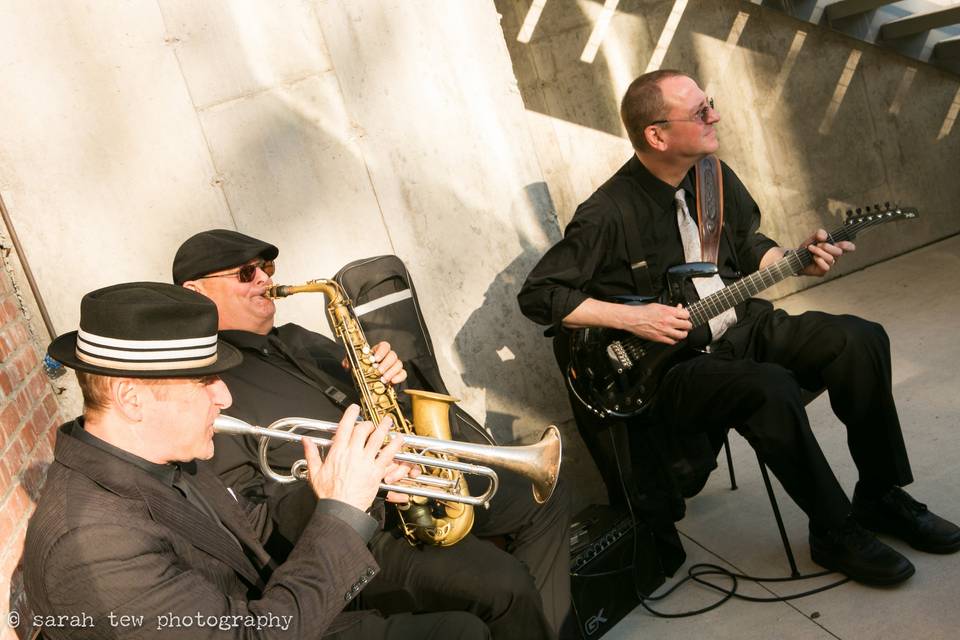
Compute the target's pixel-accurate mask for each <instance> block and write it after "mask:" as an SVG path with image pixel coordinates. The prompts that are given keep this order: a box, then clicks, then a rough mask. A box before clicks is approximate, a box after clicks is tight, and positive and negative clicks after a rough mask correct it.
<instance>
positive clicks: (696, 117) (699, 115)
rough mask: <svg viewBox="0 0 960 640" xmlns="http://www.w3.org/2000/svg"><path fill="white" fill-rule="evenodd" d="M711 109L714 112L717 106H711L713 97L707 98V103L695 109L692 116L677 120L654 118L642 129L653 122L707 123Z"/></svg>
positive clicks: (653, 123)
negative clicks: (697, 109)
mask: <svg viewBox="0 0 960 640" xmlns="http://www.w3.org/2000/svg"><path fill="white" fill-rule="evenodd" d="M711 111H713V112H714V113H716V111H717V108H716V107H714V106H713V98H707V104H705V105H704V106H703V108H702V109H700V111H697V112H696V113H695V114H693V117H692V118H683V119H679V120H654V121H653V122H651V123H650V124H648V125H647V126H646V127H644V129H646V128H647V127H649V126H652V125H655V124H666V123H667V122H696V123H698V124H707V118H708V117H709V116H710V112H711Z"/></svg>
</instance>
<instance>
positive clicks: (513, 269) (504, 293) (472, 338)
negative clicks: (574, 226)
mask: <svg viewBox="0 0 960 640" xmlns="http://www.w3.org/2000/svg"><path fill="white" fill-rule="evenodd" d="M522 200H523V201H525V202H526V203H529V204H528V205H524V206H527V207H529V208H531V209H532V210H533V211H534V212H535V214H536V218H537V224H539V225H540V227H541V228H540V229H539V230H537V231H536V232H537V233H540V234H542V236H543V237H545V238H546V239H547V242H548V243H549V244H553V243H555V242H557V241H558V240H559V239H560V232H559V227H558V226H557V220H556V214H555V213H554V211H553V206H552V204H551V201H550V194H549V192H548V191H547V187H546V185H545V184H544V183H542V182H538V183H535V184H530V185H527V186H526V187H525V188H524V193H523V197H522ZM520 206H521V205H520V203H519V202H518V203H517V204H516V205H515V207H514V208H515V209H516V208H518V207H520ZM521 215H522V214H519V213H518V214H517V215H514V216H511V219H513V220H517V219H519V218H520V216H521ZM528 217H529V216H528ZM515 230H516V231H517V236H518V239H519V241H520V246H521V251H520V254H519V255H518V256H516V257H515V258H514V259H513V260H512V261H511V262H510V264H508V265H507V266H506V268H504V269H503V270H502V271H500V273H498V274H497V276H496V277H495V278H494V280H493V281H492V282H491V283H490V284H489V285H488V286H487V289H486V291H485V292H484V296H483V303H482V304H481V305H480V306H479V307H478V308H477V309H475V310H474V311H473V313H471V314H470V316H469V317H468V318H467V320H466V322H464V324H463V327H462V328H461V329H460V331H459V332H458V333H457V335H456V337H455V338H454V347H455V349H456V351H457V354H458V355H459V357H460V360H461V362H462V364H463V368H462V370H463V374H462V379H463V382H464V384H466V385H468V386H471V387H481V388H483V389H484V390H485V391H486V394H487V405H488V406H489V405H491V402H492V401H493V402H495V403H496V406H500V407H507V408H511V409H513V410H515V411H516V412H517V413H516V414H513V413H509V412H494V411H490V412H488V413H487V426H488V427H490V428H491V429H492V430H493V432H494V436H495V437H496V438H497V439H498V441H500V442H511V441H512V440H514V439H516V437H518V436H520V435H522V434H519V433H516V432H515V430H514V422H515V421H516V420H517V419H518V418H519V417H520V414H523V415H524V416H525V417H529V418H533V419H534V421H535V422H544V424H545V422H553V421H557V420H560V419H566V418H567V417H569V413H570V411H569V407H568V406H567V399H566V394H565V392H564V390H563V382H562V380H561V379H560V376H559V375H558V372H557V370H556V367H555V365H554V361H553V355H552V350H551V346H550V341H549V340H548V339H546V338H544V337H543V328H542V327H539V326H538V325H535V324H534V323H532V322H531V321H530V320H528V319H527V318H525V317H524V316H523V314H522V313H521V312H520V307H519V306H518V304H517V294H518V293H519V292H520V287H521V286H522V285H523V282H524V280H526V278H527V274H529V273H530V270H531V269H533V267H534V265H536V263H537V261H539V260H540V258H541V256H542V255H543V252H544V249H543V248H541V247H539V246H536V245H535V244H534V243H533V242H532V241H531V239H530V238H529V237H528V234H527V233H525V232H524V230H523V229H522V227H521V226H519V225H518V226H516V227H515ZM523 400H526V403H524V402H523Z"/></svg>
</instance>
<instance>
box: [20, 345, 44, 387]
mask: <svg viewBox="0 0 960 640" xmlns="http://www.w3.org/2000/svg"><path fill="white" fill-rule="evenodd" d="M14 362H15V365H16V367H17V373H18V374H19V375H20V380H21V381H23V380H27V379H29V378H30V374H31V373H33V371H34V370H35V369H36V368H37V367H38V366H39V365H40V359H39V358H37V352H36V351H34V350H33V348H32V347H30V348H27V349H23V350H21V351H20V352H19V353H18V354H17V356H16V360H15V361H14Z"/></svg>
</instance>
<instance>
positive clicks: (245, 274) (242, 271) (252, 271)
mask: <svg viewBox="0 0 960 640" xmlns="http://www.w3.org/2000/svg"><path fill="white" fill-rule="evenodd" d="M257 269H260V270H261V271H263V272H264V273H265V274H267V276H269V277H273V273H274V271H276V270H277V267H276V265H275V264H274V263H273V260H257V261H256V262H251V263H249V264H245V265H243V266H242V267H240V268H239V269H237V270H236V271H231V272H230V273H215V274H213V275H209V276H200V277H199V278H197V280H203V279H204V278H228V277H231V276H237V279H238V280H240V282H253V279H254V278H255V277H257Z"/></svg>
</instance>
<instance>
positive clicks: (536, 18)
mask: <svg viewBox="0 0 960 640" xmlns="http://www.w3.org/2000/svg"><path fill="white" fill-rule="evenodd" d="M546 4H547V0H533V2H532V3H530V9H529V10H528V11H527V17H526V18H524V19H523V26H521V27H520V33H519V34H517V42H522V43H524V44H527V43H528V42H530V38H531V37H533V30H534V29H536V28H537V23H538V22H540V14H541V13H543V8H544V7H545V6H546Z"/></svg>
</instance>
